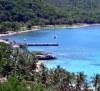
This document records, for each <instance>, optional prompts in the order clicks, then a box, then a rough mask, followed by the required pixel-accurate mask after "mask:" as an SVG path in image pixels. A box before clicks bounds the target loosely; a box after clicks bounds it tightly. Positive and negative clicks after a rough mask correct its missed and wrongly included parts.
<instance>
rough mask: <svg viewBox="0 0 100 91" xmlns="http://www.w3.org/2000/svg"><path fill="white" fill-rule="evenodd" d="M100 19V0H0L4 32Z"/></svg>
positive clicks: (1, 27)
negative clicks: (32, 26) (35, 26)
mask: <svg viewBox="0 0 100 91" xmlns="http://www.w3.org/2000/svg"><path fill="white" fill-rule="evenodd" d="M91 1H92V2H91ZM99 22H100V0H0V32H1V33H4V32H6V31H17V30H19V28H20V27H22V26H27V27H28V28H30V27H31V25H47V24H51V25H54V24H73V23H99Z"/></svg>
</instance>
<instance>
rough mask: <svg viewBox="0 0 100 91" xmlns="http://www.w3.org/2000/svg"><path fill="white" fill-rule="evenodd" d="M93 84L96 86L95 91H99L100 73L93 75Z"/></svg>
mask: <svg viewBox="0 0 100 91" xmlns="http://www.w3.org/2000/svg"><path fill="white" fill-rule="evenodd" d="M92 82H93V86H94V87H95V91H99V90H98V89H100V75H99V74H96V75H95V76H94V77H93V81H92Z"/></svg>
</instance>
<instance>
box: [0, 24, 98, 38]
mask: <svg viewBox="0 0 100 91" xmlns="http://www.w3.org/2000/svg"><path fill="white" fill-rule="evenodd" d="M93 25H100V24H85V23H82V24H80V23H79V24H73V25H66V24H64V25H44V26H32V29H30V30H28V29H26V30H24V31H18V32H13V31H8V33H6V34H0V37H5V36H12V35H16V34H22V33H27V32H34V31H38V30H41V29H57V28H58V29H59V28H61V29H63V28H82V27H88V26H93Z"/></svg>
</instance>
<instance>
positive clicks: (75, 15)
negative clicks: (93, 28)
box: [48, 0, 100, 23]
mask: <svg viewBox="0 0 100 91" xmlns="http://www.w3.org/2000/svg"><path fill="white" fill-rule="evenodd" d="M48 1H49V2H50V3H51V4H53V5H55V6H57V7H59V8H62V9H63V10H65V11H66V12H67V16H68V18H69V19H68V20H72V21H74V22H86V23H97V22H100V0H48Z"/></svg>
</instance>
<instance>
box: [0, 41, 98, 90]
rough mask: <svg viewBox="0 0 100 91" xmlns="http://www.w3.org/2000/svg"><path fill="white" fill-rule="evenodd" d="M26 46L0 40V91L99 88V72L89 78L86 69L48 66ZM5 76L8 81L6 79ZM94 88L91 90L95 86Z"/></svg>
mask: <svg viewBox="0 0 100 91" xmlns="http://www.w3.org/2000/svg"><path fill="white" fill-rule="evenodd" d="M37 62H38V60H37V58H36V57H35V55H33V54H31V53H30V52H29V51H28V50H27V48H26V47H25V46H22V47H20V48H15V47H13V46H12V45H11V44H5V43H0V91H93V90H90V85H91V86H92V87H93V88H94V89H95V90H94V91H100V75H99V74H97V75H94V76H93V77H92V78H91V81H90V82H89V81H87V78H86V75H84V73H83V72H79V73H76V74H75V73H70V72H68V71H66V70H64V69H63V68H61V67H60V66H57V68H55V69H51V70H50V69H48V68H46V67H45V66H44V65H43V64H41V65H40V69H41V70H40V71H38V72H37V71H36V69H37V65H36V63H37ZM4 78H6V80H4ZM93 88H91V89H93Z"/></svg>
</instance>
